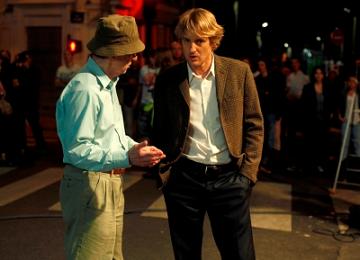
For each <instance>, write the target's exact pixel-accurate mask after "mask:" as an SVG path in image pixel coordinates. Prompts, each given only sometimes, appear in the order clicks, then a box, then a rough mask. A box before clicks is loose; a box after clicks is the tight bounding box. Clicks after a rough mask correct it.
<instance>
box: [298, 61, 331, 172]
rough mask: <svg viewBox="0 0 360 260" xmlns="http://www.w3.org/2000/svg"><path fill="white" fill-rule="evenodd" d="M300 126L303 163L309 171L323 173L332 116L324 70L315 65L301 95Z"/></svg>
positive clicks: (329, 92)
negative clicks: (302, 132)
mask: <svg viewBox="0 0 360 260" xmlns="http://www.w3.org/2000/svg"><path fill="white" fill-rule="evenodd" d="M301 106H302V109H301V111H302V128H303V131H304V141H305V151H306V153H305V156H304V159H305V160H304V165H305V167H307V169H308V170H309V171H310V172H311V173H314V172H315V173H316V172H317V173H323V172H324V171H325V169H326V165H327V158H328V150H329V146H328V143H329V139H328V136H329V125H330V118H331V116H332V93H331V91H330V90H329V88H328V85H327V84H326V81H325V72H324V70H323V69H322V68H321V67H315V68H314V70H313V73H312V75H311V81H310V83H309V84H307V85H305V86H304V89H303V91H302V96H301Z"/></svg>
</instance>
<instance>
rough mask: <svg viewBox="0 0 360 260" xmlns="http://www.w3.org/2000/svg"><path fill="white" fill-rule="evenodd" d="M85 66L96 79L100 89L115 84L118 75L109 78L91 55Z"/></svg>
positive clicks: (108, 88) (109, 87)
mask: <svg viewBox="0 0 360 260" xmlns="http://www.w3.org/2000/svg"><path fill="white" fill-rule="evenodd" d="M87 68H88V70H89V71H90V72H92V73H93V74H94V75H95V77H96V78H97V79H98V82H99V86H100V90H103V89H107V90H111V88H112V87H113V86H116V83H117V81H118V79H119V77H116V78H115V79H113V80H111V79H110V78H109V77H108V76H107V75H106V74H105V72H104V71H103V70H102V69H101V68H100V66H99V65H98V64H97V63H96V62H95V61H94V59H93V58H91V57H89V60H88V63H87Z"/></svg>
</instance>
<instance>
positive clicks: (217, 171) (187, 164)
mask: <svg viewBox="0 0 360 260" xmlns="http://www.w3.org/2000/svg"><path fill="white" fill-rule="evenodd" d="M175 165H176V166H177V167H178V168H179V169H182V170H185V171H187V172H193V173H196V174H202V175H204V176H208V177H217V176H219V175H221V174H223V173H227V172H231V171H235V170H237V165H236V163H235V162H234V161H232V162H230V163H227V164H220V165H211V164H202V163H198V162H195V161H192V160H190V159H187V158H186V157H185V156H183V157H180V159H179V160H178V161H177V162H176V163H175Z"/></svg>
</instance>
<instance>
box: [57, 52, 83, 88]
mask: <svg viewBox="0 0 360 260" xmlns="http://www.w3.org/2000/svg"><path fill="white" fill-rule="evenodd" d="M79 70H80V66H79V65H78V64H76V63H75V62H74V55H73V54H72V53H71V52H69V51H68V50H66V51H65V52H64V64H62V65H61V66H60V67H58V69H57V70H56V75H55V87H57V88H60V89H63V88H64V87H65V86H66V85H67V84H68V83H69V81H70V80H71V79H72V78H73V77H74V76H75V75H76V74H77V73H78V72H79Z"/></svg>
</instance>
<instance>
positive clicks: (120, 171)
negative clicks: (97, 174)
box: [105, 168, 125, 175]
mask: <svg viewBox="0 0 360 260" xmlns="http://www.w3.org/2000/svg"><path fill="white" fill-rule="evenodd" d="M105 173H109V174H110V175H123V174H124V173H125V168H117V169H112V170H111V171H107V172H105Z"/></svg>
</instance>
